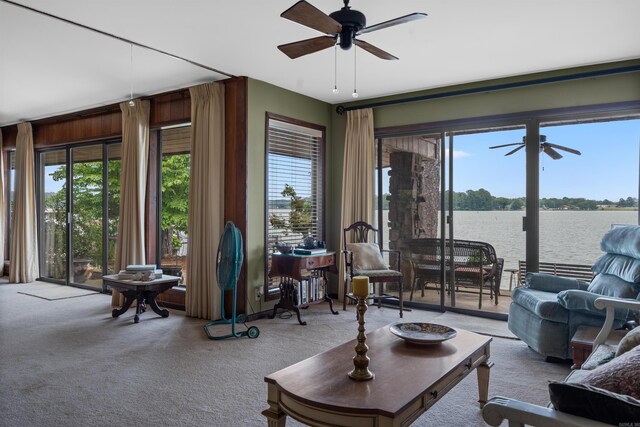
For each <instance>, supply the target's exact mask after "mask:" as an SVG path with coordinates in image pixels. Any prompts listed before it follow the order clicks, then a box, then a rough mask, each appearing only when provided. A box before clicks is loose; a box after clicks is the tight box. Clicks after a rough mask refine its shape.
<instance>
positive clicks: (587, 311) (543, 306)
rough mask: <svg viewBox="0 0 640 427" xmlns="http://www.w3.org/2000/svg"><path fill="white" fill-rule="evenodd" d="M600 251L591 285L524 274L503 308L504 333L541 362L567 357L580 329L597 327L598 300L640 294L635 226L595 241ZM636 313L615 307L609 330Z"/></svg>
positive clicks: (600, 317)
mask: <svg viewBox="0 0 640 427" xmlns="http://www.w3.org/2000/svg"><path fill="white" fill-rule="evenodd" d="M600 248H601V249H602V251H604V252H605V253H604V255H602V256H601V257H600V258H598V260H597V261H596V262H595V264H594V265H593V271H594V272H595V273H596V276H595V277H594V279H593V280H592V281H591V283H587V282H583V281H580V280H578V279H571V278H566V277H558V276H553V275H549V274H542V273H527V274H526V276H525V285H524V286H523V287H520V288H516V289H515V290H514V291H513V294H512V296H511V298H512V302H511V305H510V306H509V321H508V326H509V330H511V332H513V333H514V334H515V335H516V336H517V337H518V338H520V339H521V340H522V341H524V342H525V343H527V345H528V346H529V347H531V348H532V349H533V350H535V351H536V352H538V353H540V354H541V355H543V356H545V357H547V358H560V359H570V358H571V346H570V343H571V338H572V337H573V335H574V334H575V332H576V330H577V329H578V327H579V326H580V325H588V326H596V327H601V326H602V324H603V323H604V319H605V313H604V311H602V310H599V309H597V308H596V307H595V305H594V302H595V300H596V299H597V298H598V297H601V296H608V297H614V298H620V299H623V300H624V299H627V300H629V299H630V300H635V299H638V298H639V295H638V294H639V293H640V226H620V227H615V228H612V229H611V230H609V231H608V232H607V233H606V234H605V235H604V237H603V238H602V241H601V243H600ZM636 317H637V313H636V312H632V311H631V312H630V311H629V310H628V309H617V310H616V311H615V315H614V319H613V323H614V324H613V328H614V329H616V328H619V327H621V326H622V325H623V324H624V323H625V322H626V321H628V320H630V319H635V318H636Z"/></svg>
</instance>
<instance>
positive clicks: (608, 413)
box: [549, 382, 640, 426]
mask: <svg viewBox="0 0 640 427" xmlns="http://www.w3.org/2000/svg"><path fill="white" fill-rule="evenodd" d="M549 397H550V399H551V403H552V404H553V407H554V408H555V409H556V410H558V411H561V412H566V413H567V414H572V415H577V416H579V417H584V418H589V419H592V420H596V421H600V422H603V423H607V424H613V425H617V426H620V425H633V424H634V422H636V421H637V420H640V401H639V400H637V399H634V398H632V397H629V396H624V395H621V394H617V393H612V392H609V391H607V390H602V389H599V388H596V387H592V386H589V385H585V384H576V383H560V382H551V383H549Z"/></svg>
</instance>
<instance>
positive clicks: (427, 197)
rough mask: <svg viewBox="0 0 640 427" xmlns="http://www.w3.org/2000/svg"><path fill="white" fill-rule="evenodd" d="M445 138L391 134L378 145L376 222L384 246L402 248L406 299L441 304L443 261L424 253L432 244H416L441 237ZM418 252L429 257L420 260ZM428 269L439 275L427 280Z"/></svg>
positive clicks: (404, 296) (386, 247)
mask: <svg viewBox="0 0 640 427" xmlns="http://www.w3.org/2000/svg"><path fill="white" fill-rule="evenodd" d="M440 138H441V137H440V135H438V134H436V135H412V136H402V137H389V138H383V139H380V140H378V145H377V155H376V162H377V163H376V164H377V169H376V176H377V181H376V182H377V184H376V189H377V194H376V198H375V199H376V206H375V212H374V214H375V215H374V217H375V220H376V227H377V228H378V229H380V233H381V236H380V242H381V243H382V246H383V248H385V249H394V250H400V251H401V259H402V268H401V270H402V274H403V290H404V295H403V299H404V301H405V302H409V303H413V302H420V303H426V304H437V305H440V292H439V289H440V283H439V279H440V275H439V273H438V272H439V271H440V267H439V262H438V261H437V260H436V259H435V258H434V256H435V254H433V253H429V254H427V253H425V251H428V250H429V249H427V248H424V247H422V245H421V247H414V246H413V245H414V244H415V245H417V244H418V243H420V242H421V241H423V239H429V238H437V237H439V225H438V221H439V216H438V211H439V207H440V199H439V197H440V168H441V165H440V157H441V153H440ZM416 242H417V243H416ZM431 249H433V248H431ZM418 252H420V253H421V255H426V257H424V259H419V258H420V255H418ZM387 261H388V260H387ZM427 264H429V266H427ZM429 269H431V270H432V271H430V272H431V273H434V274H432V275H431V276H430V278H429V280H428V281H426V280H425V279H424V276H423V275H422V273H427V272H428V271H427V270H429ZM434 278H435V279H436V281H434V280H433V279H434Z"/></svg>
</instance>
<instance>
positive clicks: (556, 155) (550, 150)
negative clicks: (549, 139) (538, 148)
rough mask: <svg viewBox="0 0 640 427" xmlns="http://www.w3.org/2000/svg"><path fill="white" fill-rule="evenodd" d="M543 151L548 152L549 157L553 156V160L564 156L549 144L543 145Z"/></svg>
mask: <svg viewBox="0 0 640 427" xmlns="http://www.w3.org/2000/svg"><path fill="white" fill-rule="evenodd" d="M542 151H544V152H545V153H547V154H548V155H549V157H551V158H552V159H553V160H558V159H561V158H562V154H560V153H558V152H557V151H556V150H554V149H553V148H551V147H550V146H548V145H547V146H545V147H543V148H542Z"/></svg>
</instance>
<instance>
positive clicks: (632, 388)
mask: <svg viewBox="0 0 640 427" xmlns="http://www.w3.org/2000/svg"><path fill="white" fill-rule="evenodd" d="M576 382H578V383H581V384H587V385H590V386H593V387H598V388H603V389H605V390H609V391H611V392H614V393H618V394H626V395H629V396H631V397H633V398H635V399H640V347H634V348H633V349H631V350H629V351H627V352H626V353H624V354H623V355H622V356H619V357H615V358H614V359H613V360H612V361H611V362H609V363H605V364H604V365H600V366H598V367H597V368H596V369H594V370H592V371H589V372H588V373H587V374H585V375H583V376H580V377H579V378H578V379H577V381H576ZM637 419H640V418H637Z"/></svg>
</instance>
